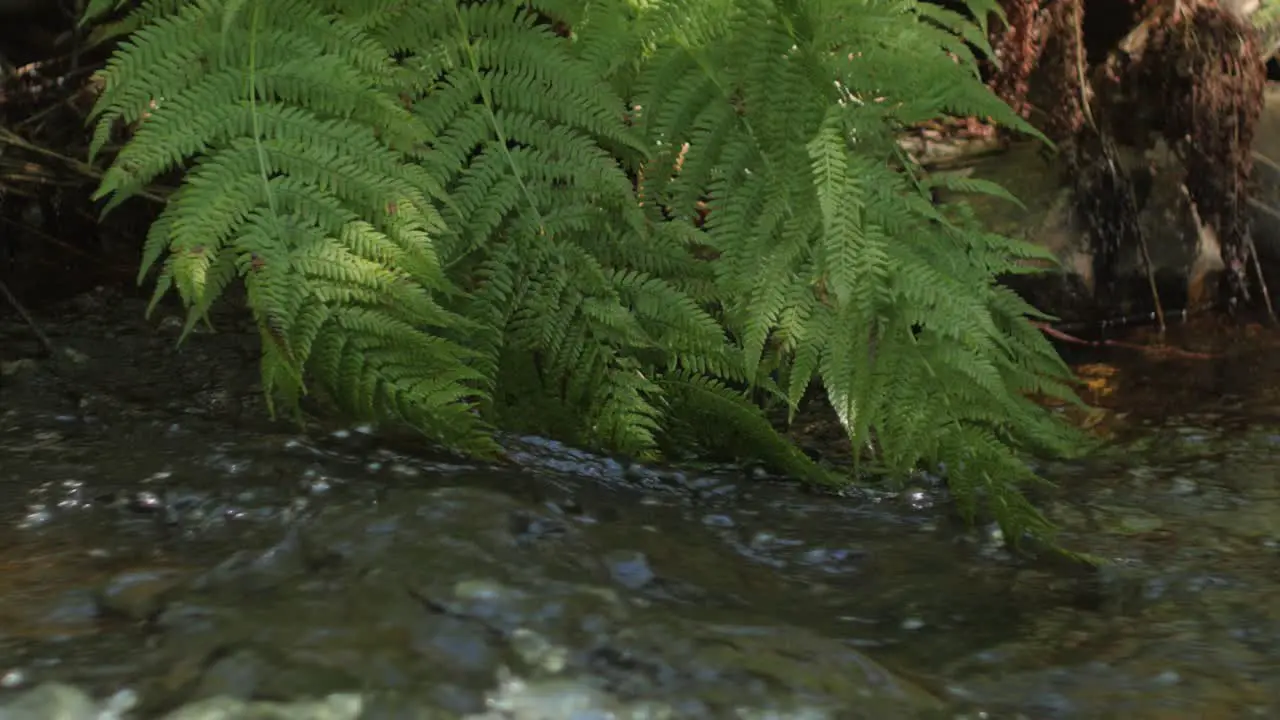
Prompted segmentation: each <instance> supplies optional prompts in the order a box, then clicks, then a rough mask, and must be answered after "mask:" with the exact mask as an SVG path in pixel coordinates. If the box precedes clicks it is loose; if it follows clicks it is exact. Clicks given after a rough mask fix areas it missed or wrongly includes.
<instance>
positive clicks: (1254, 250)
mask: <svg viewBox="0 0 1280 720" xmlns="http://www.w3.org/2000/svg"><path fill="white" fill-rule="evenodd" d="M1245 244H1246V246H1247V247H1248V250H1249V258H1250V259H1251V260H1253V272H1254V274H1255V275H1257V276H1258V286H1259V287H1261V288H1262V302H1264V303H1266V305H1267V317H1269V318H1271V324H1272V325H1275V324H1276V322H1277V321H1276V309H1275V307H1274V306H1273V305H1272V304H1271V290H1269V289H1268V288H1267V278H1266V277H1264V276H1263V274H1262V261H1261V260H1259V259H1258V246H1257V245H1256V244H1255V243H1254V242H1253V236H1252V235H1249V236H1247V237H1245Z"/></svg>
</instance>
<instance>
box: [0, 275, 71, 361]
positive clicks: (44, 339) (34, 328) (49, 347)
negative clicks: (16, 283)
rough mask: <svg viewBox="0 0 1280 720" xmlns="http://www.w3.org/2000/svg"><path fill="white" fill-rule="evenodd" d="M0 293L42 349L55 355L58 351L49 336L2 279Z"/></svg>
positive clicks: (51, 355) (50, 354) (52, 355)
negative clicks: (29, 329)
mask: <svg viewBox="0 0 1280 720" xmlns="http://www.w3.org/2000/svg"><path fill="white" fill-rule="evenodd" d="M0 295H4V298H5V300H8V301H9V304H10V305H12V306H13V309H14V310H17V311H18V316H19V317H21V318H22V320H23V321H24V322H25V323H26V324H27V326H28V327H30V328H31V332H33V333H35V336H36V339H38V340H39V341H40V344H41V345H43V346H44V349H45V351H46V352H47V353H49V356H50V357H57V356H58V351H57V349H56V348H54V346H53V342H52V341H50V340H49V336H48V335H45V334H44V331H43V330H41V329H40V326H39V325H37V324H36V321H35V319H34V318H32V317H31V313H29V312H27V309H26V308H24V307H22V303H20V302H18V298H17V297H15V296H14V294H13V293H12V292H10V291H9V286H8V285H5V284H4V281H3V280H0Z"/></svg>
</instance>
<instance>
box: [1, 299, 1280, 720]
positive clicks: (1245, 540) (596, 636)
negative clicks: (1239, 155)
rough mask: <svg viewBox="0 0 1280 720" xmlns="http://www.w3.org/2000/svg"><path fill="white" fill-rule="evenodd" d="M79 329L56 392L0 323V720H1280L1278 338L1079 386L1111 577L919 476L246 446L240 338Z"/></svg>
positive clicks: (113, 307) (1101, 357)
mask: <svg viewBox="0 0 1280 720" xmlns="http://www.w3.org/2000/svg"><path fill="white" fill-rule="evenodd" d="M78 303H79V304H78V305H76V306H75V307H72V308H69V309H68V311H67V313H66V315H65V316H64V317H56V316H55V317H50V318H47V319H46V322H47V323H48V325H47V330H48V331H49V334H50V336H51V337H52V338H53V339H54V340H55V342H57V343H59V344H60V345H62V346H65V347H67V348H71V349H74V350H75V352H76V355H75V358H74V359H73V360H72V361H69V364H70V365H71V366H72V370H71V371H70V373H69V374H68V373H66V372H64V374H63V376H62V379H56V378H55V377H54V376H53V375H51V374H50V373H49V372H48V368H47V367H45V364H46V363H47V361H39V360H36V361H32V360H31V359H30V358H33V357H35V356H37V355H38V351H39V348H38V347H36V346H35V345H34V343H32V342H31V341H30V339H29V338H26V336H25V334H24V332H23V330H22V329H21V328H20V327H19V326H17V325H5V324H4V323H3V321H0V340H2V341H3V342H0V371H3V375H0V382H2V383H3V384H0V523H2V524H0V583H3V585H2V586H0V688H6V689H0V703H6V702H7V703H9V705H8V706H4V705H0V714H3V710H4V708H5V707H9V708H10V709H12V708H14V707H17V706H19V705H21V707H23V708H25V709H27V710H30V709H31V708H35V711H34V714H29V715H25V716H24V717H54V716H55V712H54V710H55V709H57V708H64V707H70V706H75V707H81V708H88V709H86V710H85V712H86V713H88V712H90V710H93V711H97V710H101V709H102V707H101V706H97V705H93V704H92V703H90V701H89V699H88V696H86V695H84V694H83V693H84V692H87V693H89V695H90V696H92V697H94V698H96V699H97V700H96V701H102V700H103V699H104V698H107V699H108V700H106V701H105V702H107V703H108V706H110V707H116V706H117V705H127V706H132V707H133V708H134V712H135V714H136V715H137V716H139V717H152V716H158V715H160V714H163V713H165V712H169V711H173V710H175V709H176V708H185V709H186V710H185V712H189V713H196V710H199V713H198V714H189V715H187V716H186V717H226V718H231V717H243V716H246V713H249V712H251V711H252V712H258V713H260V714H265V715H266V716H272V717H319V716H324V717H352V718H354V717H357V716H359V717H382V716H391V715H395V716H397V717H399V716H408V715H413V716H415V717H417V716H421V717H441V718H452V717H474V718H508V717H511V718H567V717H635V718H641V717H644V718H659V717H674V718H685V717H688V718H698V717H708V718H719V717H759V718H764V717H779V718H782V717H797V718H800V717H804V718H826V717H830V718H846V717H849V718H861V717H865V718H935V717H936V718H944V717H990V718H999V717H1010V718H1015V717H1027V718H1090V719H1093V718H1109V717H1115V718H1172V717H1197V718H1236V717H1274V716H1277V715H1280V702H1278V701H1277V700H1276V698H1280V574H1278V573H1276V572H1275V568H1276V562H1277V561H1280V484H1278V482H1280V481H1277V478H1278V477H1280V473H1278V472H1277V471H1280V422H1278V421H1280V418H1278V417H1277V415H1276V412H1275V407H1276V404H1275V401H1276V400H1277V399H1280V372H1278V370H1280V360H1276V359H1272V358H1274V357H1280V356H1277V355H1276V353H1273V352H1271V350H1272V349H1273V348H1272V346H1273V345H1275V344H1276V343H1277V342H1278V341H1280V340H1278V339H1277V336H1276V335H1275V334H1274V333H1271V332H1263V331H1259V330H1253V331H1248V330H1246V331H1230V330H1228V329H1226V328H1219V327H1213V326H1205V327H1198V328H1186V329H1179V330H1178V331H1177V332H1179V333H1183V334H1182V335H1171V336H1169V337H1168V338H1166V342H1167V343H1168V344H1169V345H1171V346H1177V347H1179V348H1181V349H1183V350H1194V351H1196V352H1200V353H1206V354H1212V355H1215V357H1213V358H1201V357H1187V356H1185V354H1184V355H1181V356H1175V355H1173V354H1169V353H1166V354H1161V353H1159V352H1156V351H1153V350H1142V351H1140V350H1135V349H1132V348H1108V349H1104V350H1103V351H1102V352H1101V353H1100V354H1096V355H1095V356H1093V357H1089V358H1082V360H1087V362H1083V363H1082V364H1081V365H1080V368H1081V372H1082V375H1083V376H1084V378H1085V380H1086V381H1087V383H1088V385H1087V387H1086V395H1087V397H1086V399H1087V400H1089V401H1090V402H1093V403H1096V404H1098V405H1100V406H1102V407H1104V408H1106V409H1107V410H1108V411H1109V412H1108V413H1107V414H1105V415H1099V416H1098V417H1097V418H1094V419H1093V420H1091V421H1090V422H1091V423H1092V424H1094V429H1095V430H1096V431H1097V432H1100V433H1104V434H1107V435H1108V436H1109V437H1110V438H1111V440H1110V442H1109V443H1108V444H1107V445H1106V447H1105V448H1104V449H1103V450H1101V451H1100V452H1099V453H1098V455H1097V456H1096V457H1092V458H1089V459H1087V460H1085V461H1081V462H1073V463H1052V464H1049V465H1047V466H1045V468H1044V471H1045V473H1046V474H1047V475H1048V476H1049V477H1051V478H1052V479H1054V480H1056V481H1057V485H1056V487H1055V488H1054V489H1053V490H1051V491H1049V492H1047V493H1046V494H1045V495H1044V496H1043V497H1042V499H1041V500H1042V503H1043V506H1044V507H1045V509H1046V511H1047V512H1048V514H1049V515H1050V517H1051V518H1052V519H1053V520H1055V521H1056V522H1057V523H1059V524H1060V525H1061V526H1062V528H1063V531H1064V539H1065V541H1066V542H1067V543H1068V544H1069V545H1070V546H1071V547H1073V548H1076V549H1080V550H1084V551H1087V552H1090V553H1093V554H1095V555H1097V556H1099V557H1102V558H1104V559H1106V560H1107V563H1106V565H1104V566H1103V567H1101V568H1099V569H1092V568H1084V567H1079V566H1069V565H1067V564H1066V563H1062V562H1055V561H1046V560H1039V561H1029V560H1025V559H1018V558H1015V557H1013V556H1011V555H1010V554H1009V553H1008V552H1007V551H1006V550H1005V548H1004V547H1003V545H1002V543H1001V541H1000V538H999V537H998V534H996V533H993V532H992V531H991V530H990V529H987V528H976V529H970V528H967V527H965V526H964V525H963V524H962V523H960V522H957V521H956V520H955V518H954V517H953V515H952V513H951V511H950V508H949V507H948V504H947V501H946V496H945V492H944V491H943V489H942V488H939V487H937V486H935V485H933V484H931V483H930V482H929V481H928V480H927V479H922V480H920V481H919V482H918V483H916V484H913V485H910V486H908V487H905V488H901V489H898V490H895V491H892V492H890V491H870V490H869V491H862V492H858V493H850V494H849V496H848V497H841V498H836V497H831V496H826V495H819V494H814V493H810V492H806V491H804V490H803V489H801V488H798V487H795V486H794V485H790V484H787V483H783V482H779V481H777V480H775V479H770V478H762V477H752V476H751V473H746V472H743V471H741V470H739V469H735V468H727V467H705V468H696V469H695V468H683V469H677V468H649V467H638V466H623V465H622V464H619V463H617V462H615V461H612V460H610V459H607V458H600V457H596V456H592V455H588V454H585V453H580V452H577V451H574V450H572V449H570V448H566V447H563V446H560V445H557V444H555V443H549V442H546V441H543V440H540V439H536V438H511V439H510V441H509V442H508V443H507V447H508V450H509V457H510V459H511V460H512V464H510V465H478V464H469V463H461V462H459V461H457V460H454V459H449V458H432V457H427V456H424V455H422V454H420V453H410V452H405V451H404V450H403V449H402V448H398V447H396V446H394V445H392V444H389V443H387V442H384V441H383V440H381V439H379V438H378V437H377V436H375V435H373V434H370V433H367V432H362V431H361V430H360V429H333V428H329V429H323V428H318V427H313V428H310V429H309V431H308V432H306V433H299V432H295V431H294V429H293V428H289V427H282V426H279V425H270V424H267V423H263V422H261V421H259V420H257V419H256V418H258V417H260V414H261V408H260V407H258V406H257V404H256V403H257V401H256V399H255V398H256V396H255V394H254V392H255V388H254V386H253V382H254V380H253V377H254V372H255V368H254V365H253V359H254V358H253V354H252V352H250V351H246V348H251V347H252V345H251V344H249V343H248V342H247V340H248V339H251V338H252V333H251V332H249V330H248V329H247V328H239V327H236V326H235V325H234V324H227V325H226V326H225V327H221V328H220V329H221V332H220V333H219V334H217V335H202V336H200V337H198V338H195V339H194V340H193V341H191V342H190V344H188V345H187V346H184V349H183V350H181V351H175V350H174V349H173V339H174V333H175V331H176V327H175V325H176V321H175V319H174V318H166V319H162V320H160V321H159V322H158V323H156V324H155V325H154V326H151V325H144V324H142V323H141V322H140V321H139V320H137V318H140V317H141V311H140V309H139V308H137V307H134V305H133V304H132V303H129V302H119V301H116V300H112V299H110V298H87V299H84V298H82V299H81V300H79V301H78ZM1129 339H1130V340H1131V341H1133V342H1135V343H1149V342H1150V340H1151V339H1150V338H1143V337H1133V338H1129ZM1218 355H1220V357H1219V356H1218ZM51 682H61V683H69V684H70V685H73V686H75V687H76V688H79V690H73V689H72V688H70V687H60V686H52V685H49V684H48V683H51ZM32 688H38V690H32ZM122 689H123V690H124V692H123V693H122V692H121V691H122ZM334 693H358V694H357V695H334ZM352 698H358V700H359V702H358V703H356V704H354V705H353V704H351V702H349V701H351V700H352ZM308 699H309V700H310V701H311V702H312V704H307V702H306V701H307V700H308ZM96 701H95V702H96ZM77 702H78V703H80V705H76V704H75V703H77ZM23 703H25V705H22V704H23ZM68 703H70V705H68ZM111 703H116V705H111ZM255 703H256V704H255ZM264 703H275V704H273V705H269V706H268V705H265V704H264ZM315 703H328V704H325V705H323V707H324V713H327V714H323V715H319V714H317V713H320V712H321V711H320V710H319V709H317V708H319V707H320V706H319V705H316V704H315ZM344 703H346V704H344ZM353 708H354V709H353ZM59 712H60V711H59ZM271 713H276V714H274V715H272V714H271ZM344 713H345V714H344ZM361 713H364V714H363V715H361ZM575 713H580V714H576V715H575ZM607 713H613V714H612V715H609V714H607ZM980 713H985V715H981V714H980ZM61 717H84V718H86V720H87V718H89V717H94V715H92V714H86V715H75V714H74V713H73V714H70V715H67V714H63V715H61Z"/></svg>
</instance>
